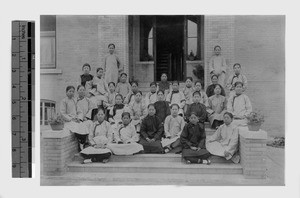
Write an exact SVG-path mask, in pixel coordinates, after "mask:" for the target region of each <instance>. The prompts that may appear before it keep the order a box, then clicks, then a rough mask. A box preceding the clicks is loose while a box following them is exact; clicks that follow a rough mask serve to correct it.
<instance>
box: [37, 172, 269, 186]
mask: <svg viewBox="0 0 300 198" xmlns="http://www.w3.org/2000/svg"><path fill="white" fill-rule="evenodd" d="M268 182H269V181H268V180H267V179H266V180H262V179H245V178H244V176H243V175H239V174H234V175H228V174H227V175H224V174H210V175H208V174H167V173H151V174H149V173H134V174H132V173H111V172H109V173H103V172H99V173H97V172H90V173H89V172H68V173H66V174H64V175H63V176H51V177H50V176H41V185H42V186H47V185H51V186H62V185H63V186H75V185H77V186H78V185H81V186H83V185H88V186H91V185H110V186H111V185H176V186H181V185H190V186H196V185H197V186H201V185H202V186H203V185H210V186H211V185H213V186H218V185H226V186H228V185H266V184H268Z"/></svg>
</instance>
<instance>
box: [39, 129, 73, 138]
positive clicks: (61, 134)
mask: <svg viewBox="0 0 300 198" xmlns="http://www.w3.org/2000/svg"><path fill="white" fill-rule="evenodd" d="M71 135H72V134H71V132H70V131H68V130H61V131H53V130H51V129H49V130H46V131H42V138H44V139H45V138H47V139H51V138H53V139H62V138H65V137H68V136H71Z"/></svg>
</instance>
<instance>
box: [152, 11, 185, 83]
mask: <svg viewBox="0 0 300 198" xmlns="http://www.w3.org/2000/svg"><path fill="white" fill-rule="evenodd" d="M183 42H184V16H157V17H156V79H157V80H158V81H160V76H161V74H162V73H167V74H168V80H178V81H182V80H183V78H184V61H183V54H184V53H183V52H184V51H183V48H184V43H183Z"/></svg>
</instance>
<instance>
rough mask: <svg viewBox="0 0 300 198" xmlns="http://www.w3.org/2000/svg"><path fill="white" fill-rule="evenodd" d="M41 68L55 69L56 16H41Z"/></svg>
mask: <svg viewBox="0 0 300 198" xmlns="http://www.w3.org/2000/svg"><path fill="white" fill-rule="evenodd" d="M40 19H41V39H40V54H41V55H40V59H41V60H40V61H41V68H42V69H46V68H51V69H53V68H55V67H56V16H54V15H41V18H40Z"/></svg>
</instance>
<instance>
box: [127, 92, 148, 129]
mask: <svg viewBox="0 0 300 198" xmlns="http://www.w3.org/2000/svg"><path fill="white" fill-rule="evenodd" d="M142 97H143V96H142V92H141V91H138V92H137V93H136V94H135V95H134V102H133V103H131V104H130V105H129V110H130V115H131V117H132V121H131V123H132V124H133V125H134V126H135V128H136V130H137V132H138V133H139V132H140V128H141V122H142V119H144V117H146V116H147V106H146V104H145V102H144V100H143V99H142Z"/></svg>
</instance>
